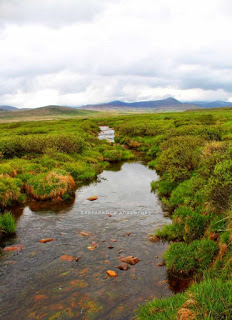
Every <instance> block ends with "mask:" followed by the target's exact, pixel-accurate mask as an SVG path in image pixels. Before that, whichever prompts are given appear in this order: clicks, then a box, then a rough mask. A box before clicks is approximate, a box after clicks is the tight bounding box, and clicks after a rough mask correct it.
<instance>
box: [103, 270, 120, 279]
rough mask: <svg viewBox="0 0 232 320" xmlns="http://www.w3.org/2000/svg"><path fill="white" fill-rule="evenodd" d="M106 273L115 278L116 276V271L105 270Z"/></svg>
mask: <svg viewBox="0 0 232 320" xmlns="http://www.w3.org/2000/svg"><path fill="white" fill-rule="evenodd" d="M106 273H107V274H108V276H109V277H114V278H116V277H117V276H118V274H117V272H115V271H113V270H107V271H106Z"/></svg>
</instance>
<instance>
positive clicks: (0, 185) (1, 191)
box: [0, 175, 24, 208]
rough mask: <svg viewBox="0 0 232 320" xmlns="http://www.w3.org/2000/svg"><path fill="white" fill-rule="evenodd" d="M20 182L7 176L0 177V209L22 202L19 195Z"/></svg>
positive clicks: (20, 194)
mask: <svg viewBox="0 0 232 320" xmlns="http://www.w3.org/2000/svg"><path fill="white" fill-rule="evenodd" d="M21 186H22V181H21V180H20V179H17V178H12V177H10V176H8V175H0V208H5V207H7V206H10V205H12V204H13V203H14V202H20V201H23V200H24V196H23V195H22V193H21Z"/></svg>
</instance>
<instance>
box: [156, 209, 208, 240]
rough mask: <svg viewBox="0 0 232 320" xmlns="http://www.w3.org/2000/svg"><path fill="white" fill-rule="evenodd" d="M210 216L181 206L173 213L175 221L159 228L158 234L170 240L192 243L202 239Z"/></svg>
mask: <svg viewBox="0 0 232 320" xmlns="http://www.w3.org/2000/svg"><path fill="white" fill-rule="evenodd" d="M207 222H208V217H207V216H203V215H202V214H200V213H198V212H196V211H193V210H192V209H190V208H188V207H184V206H181V207H179V208H178V209H176V211H175V212H174V214H173V222H172V224H170V225H165V226H164V227H163V228H162V229H161V230H157V232H156V236H157V237H158V238H160V239H164V240H168V241H173V240H174V241H177V240H178V241H183V240H184V241H185V242H187V243H190V242H191V241H193V240H196V239H200V238H201V237H202V236H203V234H204V232H205V229H206V226H207Z"/></svg>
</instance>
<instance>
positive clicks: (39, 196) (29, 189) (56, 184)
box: [25, 171, 75, 200]
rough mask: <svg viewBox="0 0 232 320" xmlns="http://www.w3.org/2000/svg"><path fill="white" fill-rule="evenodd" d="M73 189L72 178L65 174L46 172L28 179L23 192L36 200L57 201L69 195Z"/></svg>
mask: <svg viewBox="0 0 232 320" xmlns="http://www.w3.org/2000/svg"><path fill="white" fill-rule="evenodd" d="M74 187H75V182H74V180H73V178H72V177H71V176H70V175H69V174H67V173H65V172H61V171H59V172H54V171H52V172H48V173H42V174H39V175H36V176H32V177H31V178H29V179H28V181H27V183H26V185H25V190H26V193H27V195H29V196H31V197H32V198H34V199H36V200H51V199H59V198H60V197H62V196H64V195H65V194H67V193H71V192H72V191H73V189H74Z"/></svg>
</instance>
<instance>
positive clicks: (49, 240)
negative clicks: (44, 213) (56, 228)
mask: <svg viewBox="0 0 232 320" xmlns="http://www.w3.org/2000/svg"><path fill="white" fill-rule="evenodd" d="M51 241H54V239H53V238H47V239H41V240H39V243H47V242H51Z"/></svg>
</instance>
